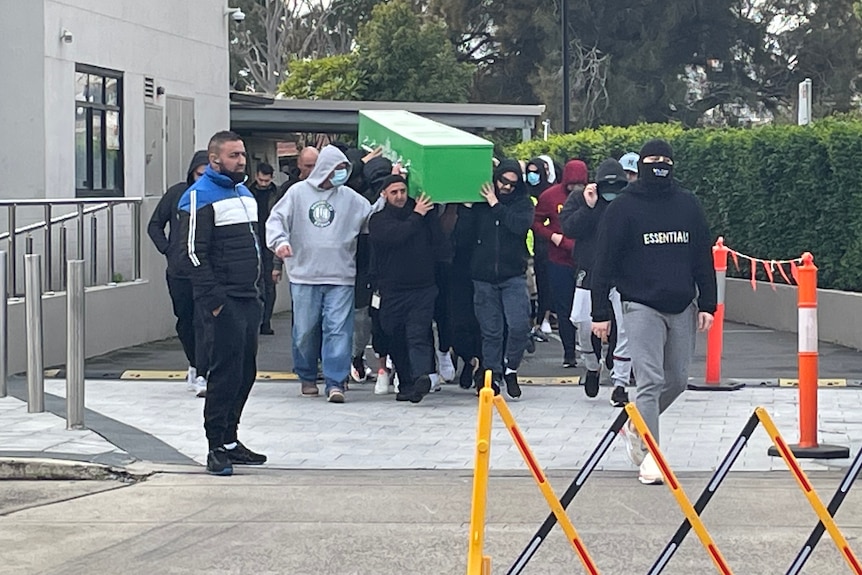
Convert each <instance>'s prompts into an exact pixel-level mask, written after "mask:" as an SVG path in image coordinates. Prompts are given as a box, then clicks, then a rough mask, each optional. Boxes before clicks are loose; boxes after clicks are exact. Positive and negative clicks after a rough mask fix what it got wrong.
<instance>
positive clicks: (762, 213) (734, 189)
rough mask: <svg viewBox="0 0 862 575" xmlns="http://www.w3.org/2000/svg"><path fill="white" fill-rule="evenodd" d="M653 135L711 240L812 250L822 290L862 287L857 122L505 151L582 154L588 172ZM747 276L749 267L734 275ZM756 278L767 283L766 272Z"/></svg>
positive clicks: (584, 137) (600, 139) (562, 156)
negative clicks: (662, 142) (667, 146)
mask: <svg viewBox="0 0 862 575" xmlns="http://www.w3.org/2000/svg"><path fill="white" fill-rule="evenodd" d="M657 137H658V138H664V139H666V140H668V141H669V142H670V143H671V144H672V145H673V147H674V156H675V163H676V177H677V178H678V179H679V180H680V181H681V182H682V183H683V185H685V187H687V188H689V189H691V190H692V191H694V192H695V193H696V194H697V196H698V197H699V198H700V199H701V201H702V202H703V206H704V209H705V211H706V214H707V218H708V219H709V222H710V226H711V227H712V232H713V235H714V236H716V237H717V236H719V235H721V236H724V238H725V243H726V244H727V245H728V246H730V247H731V248H733V249H736V250H738V251H740V252H743V253H746V254H749V255H751V256H754V257H758V258H762V259H767V260H768V259H790V258H795V257H798V256H799V255H800V254H802V253H803V252H805V251H810V252H811V253H813V254H814V258H815V263H816V264H817V266H818V268H820V273H819V276H818V280H819V283H820V286H821V287H829V288H835V289H842V290H851V291H862V122H857V121H853V120H848V119H827V120H823V121H820V122H818V123H816V124H814V125H812V126H804V127H803V126H769V127H762V128H754V129H743V128H729V129H712V128H702V129H694V130H684V129H683V128H682V127H680V126H678V125H674V124H653V125H648V124H641V125H637V126H630V127H625V128H620V127H602V128H598V129H595V130H583V131H581V132H578V133H576V134H561V135H555V136H552V137H550V138H549V139H548V140H547V141H544V140H533V141H531V142H525V143H522V144H518V145H516V146H513V147H512V148H510V150H509V152H510V154H511V155H512V156H514V157H517V158H520V159H529V158H533V157H535V156H537V155H539V154H549V155H550V156H551V157H553V158H554V159H555V160H557V161H559V162H560V163H563V162H564V161H565V160H567V159H571V158H580V159H582V160H584V161H585V162H587V165H588V166H589V167H590V170H591V173H593V174H594V170H595V168H596V167H597V166H598V164H599V163H600V162H601V160H603V159H604V158H607V157H608V156H613V157H616V158H619V157H620V156H621V155H622V154H623V153H625V152H627V151H635V152H636V151H638V150H639V149H640V147H641V145H642V144H643V143H644V142H646V141H647V140H649V139H650V138H657ZM740 264H741V265H742V264H743V262H740ZM730 268H731V271H732V272H734V270H733V264H732V263H731V264H730ZM749 273H750V270H749V268H748V265H747V263H746V264H745V265H744V266H743V269H742V270H741V272H740V274H739V275H742V276H747V275H748V274H749ZM759 277H760V278H761V279H764V278H765V276H764V275H763V271H762V270H760V274H759ZM776 277H779V276H778V275H777V274H776Z"/></svg>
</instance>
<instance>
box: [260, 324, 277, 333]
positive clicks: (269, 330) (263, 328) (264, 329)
mask: <svg viewBox="0 0 862 575" xmlns="http://www.w3.org/2000/svg"><path fill="white" fill-rule="evenodd" d="M260 335H275V332H274V331H272V328H271V327H270V326H268V325H262V326H260Z"/></svg>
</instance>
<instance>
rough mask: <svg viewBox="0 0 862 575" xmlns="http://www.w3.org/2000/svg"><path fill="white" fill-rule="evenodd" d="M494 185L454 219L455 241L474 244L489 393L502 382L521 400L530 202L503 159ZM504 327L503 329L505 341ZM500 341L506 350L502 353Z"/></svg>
mask: <svg viewBox="0 0 862 575" xmlns="http://www.w3.org/2000/svg"><path fill="white" fill-rule="evenodd" d="M493 178H494V182H493V183H487V184H485V185H484V186H482V190H481V194H482V197H483V198H484V199H485V201H484V202H480V203H476V204H473V205H472V206H468V205H466V204H465V205H464V206H463V207H464V209H462V210H460V213H459V215H458V229H459V233H462V234H465V237H463V238H461V239H460V241H463V242H469V243H472V244H473V245H474V249H473V254H472V261H471V264H470V272H471V277H472V279H473V290H474V293H473V303H474V306H475V310H476V318H477V319H478V320H479V327H480V329H481V332H482V361H483V364H484V365H483V367H484V368H485V369H489V370H491V372H492V374H493V380H492V381H493V383H492V386H493V388H494V393H499V392H500V389H501V388H502V387H503V384H504V383H505V387H506V393H507V394H508V395H509V397H512V398H513V399H514V398H518V397H521V387H520V386H519V385H518V367H519V366H520V365H521V360H522V359H523V357H524V351H525V350H526V348H527V341H528V339H529V337H530V299H529V295H527V278H526V273H525V272H526V270H527V257H528V254H527V243H526V238H527V232H528V231H529V230H530V225H531V224H532V223H533V202H532V201H531V200H530V198H529V195H528V193H527V189H526V186H525V185H524V179H523V174H522V173H521V166H520V165H519V164H518V162H516V161H514V160H503V161H501V162H500V164H499V165H498V166H497V167H496V168H495V169H494V176H493ZM504 325H505V327H506V328H508V333H507V338H505V339H504ZM504 342H505V349H503V346H504Z"/></svg>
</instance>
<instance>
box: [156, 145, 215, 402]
mask: <svg viewBox="0 0 862 575" xmlns="http://www.w3.org/2000/svg"><path fill="white" fill-rule="evenodd" d="M207 164H209V158H208V157H207V152H206V150H199V151H197V152H195V155H194V156H193V157H192V161H191V163H190V164H189V171H188V173H187V174H186V181H185V182H180V183H178V184H174V185H173V186H171V187H170V188H168V191H167V192H165V195H164V196H162V199H161V200H159V203H158V205H157V206H156V210H155V211H154V212H153V215H152V217H151V218H150V223H149V224H148V225H147V234H148V235H149V236H150V239H151V240H152V241H153V244H155V246H156V249H157V250H159V253H160V254H162V255H164V256H165V259H167V262H168V269H167V272H166V273H165V275H166V279H167V282H168V293H169V294H170V296H171V303H172V304H173V308H174V316H176V318H177V328H176V329H177V337H178V338H179V340H180V344H181V345H182V346H183V352H184V353H185V354H186V359H188V362H189V373H188V378H187V380H186V381H187V387H188V390H189V391H194V392H195V393H196V394H197V396H198V397H204V395H205V394H206V391H207V372H208V371H209V338H208V336H207V329H208V319H207V317H206V315H207V314H206V313H201V312H200V310H197V311H196V309H195V300H194V294H193V293H192V280H191V268H192V263H191V261H190V260H189V257H188V253H187V250H186V239H185V238H184V237H182V234H180V231H179V228H180V222H179V213H178V212H179V210H178V208H177V204H179V202H180V196H182V195H183V192H185V191H186V190H187V189H188V187H189V186H191V185H192V184H194V183H195V182H196V181H197V180H198V178H200V177H201V176H202V175H203V173H204V170H205V169H206V167H207ZM168 224H170V230H169V231H168V236H167V237H165V226H166V225H168Z"/></svg>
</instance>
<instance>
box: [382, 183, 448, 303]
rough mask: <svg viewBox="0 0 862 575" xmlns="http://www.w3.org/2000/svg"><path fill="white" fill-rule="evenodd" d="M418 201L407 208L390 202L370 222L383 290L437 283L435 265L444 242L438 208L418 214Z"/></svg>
mask: <svg viewBox="0 0 862 575" xmlns="http://www.w3.org/2000/svg"><path fill="white" fill-rule="evenodd" d="M415 207H416V200H414V199H413V198H407V203H406V204H404V207H402V208H398V207H395V206H393V205H392V204H389V203H387V204H386V206H385V207H384V208H383V209H382V210H381V211H379V212H377V213H376V214H374V215H373V216H371V220H370V221H369V223H368V232H369V241H370V242H371V247H372V249H373V251H374V263H375V272H376V277H375V279H376V281H377V286H378V287H379V288H380V293H381V294H383V295H385V294H387V293H391V292H397V291H404V290H413V289H422V288H427V287H431V286H433V285H435V283H436V277H435V274H434V266H435V264H436V262H437V259H438V253H439V252H440V250H441V246H442V244H443V229H442V228H441V227H440V219H439V217H438V210H437V209H433V210H431V211H430V212H428V213H427V214H425V215H424V216H423V215H421V214H418V213H416V212H415V211H413V209H414V208H415Z"/></svg>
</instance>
